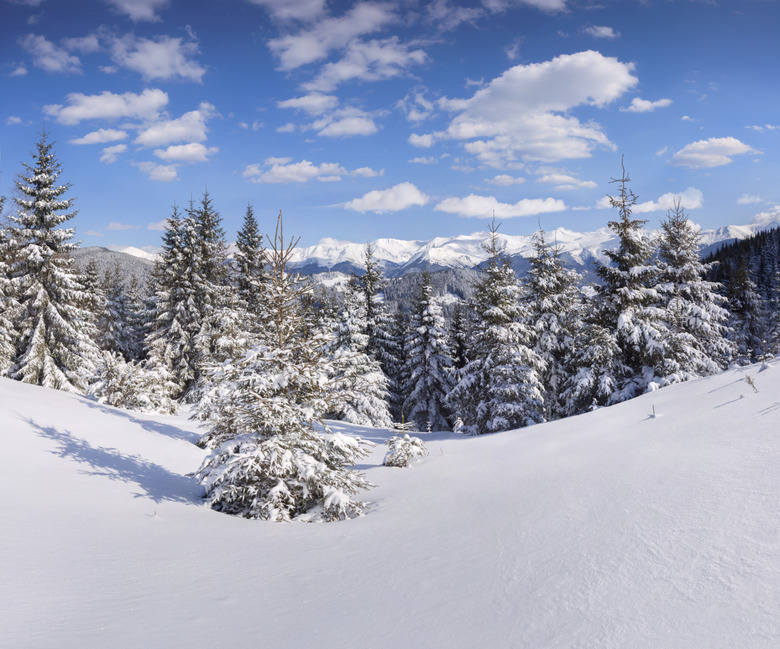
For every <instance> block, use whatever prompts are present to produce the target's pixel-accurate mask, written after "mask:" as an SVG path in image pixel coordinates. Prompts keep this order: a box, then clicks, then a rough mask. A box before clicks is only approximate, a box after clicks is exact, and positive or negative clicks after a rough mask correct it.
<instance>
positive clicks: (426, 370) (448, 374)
mask: <svg viewBox="0 0 780 649" xmlns="http://www.w3.org/2000/svg"><path fill="white" fill-rule="evenodd" d="M404 356H405V358H406V363H405V365H406V369H405V373H406V375H407V378H406V386H405V393H406V399H405V401H404V408H403V409H404V416H405V419H406V420H408V421H411V422H414V423H415V424H416V425H417V427H418V429H419V430H426V429H430V430H449V429H450V422H449V407H448V406H447V403H446V397H447V394H448V393H449V391H450V389H451V388H452V357H451V355H450V350H449V340H448V336H447V326H446V323H445V321H444V315H443V313H442V308H441V305H440V304H439V300H438V299H437V298H436V296H434V295H433V286H432V285H431V276H430V274H429V273H427V272H423V273H421V275H420V284H419V286H418V292H417V297H416V300H415V304H414V309H413V311H412V314H411V318H410V327H409V334H408V336H407V338H406V341H405V342H404Z"/></svg>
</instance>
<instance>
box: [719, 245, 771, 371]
mask: <svg viewBox="0 0 780 649" xmlns="http://www.w3.org/2000/svg"><path fill="white" fill-rule="evenodd" d="M726 288H727V292H728V306H729V311H730V312H731V321H730V326H731V330H732V337H733V342H734V344H735V346H736V360H737V362H738V363H740V364H748V363H753V362H755V361H757V360H760V359H762V358H763V356H764V350H765V347H766V339H767V327H766V313H765V311H764V308H763V306H764V305H763V303H762V301H761V296H760V295H759V293H758V288H757V287H756V283H755V281H754V280H753V277H752V274H751V273H750V271H749V270H748V267H747V264H746V263H745V260H744V258H739V259H738V260H737V262H736V264H735V268H733V269H732V273H731V277H730V280H729V282H728V284H727V285H726Z"/></svg>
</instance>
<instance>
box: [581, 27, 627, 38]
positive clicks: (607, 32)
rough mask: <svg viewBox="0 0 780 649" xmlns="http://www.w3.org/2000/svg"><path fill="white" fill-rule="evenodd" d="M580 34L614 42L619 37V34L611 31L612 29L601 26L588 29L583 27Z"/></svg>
mask: <svg viewBox="0 0 780 649" xmlns="http://www.w3.org/2000/svg"><path fill="white" fill-rule="evenodd" d="M582 32H583V33H584V34H587V35H588V36H592V37H593V38H606V39H607V40H614V39H615V38H617V37H618V36H620V34H619V33H617V32H616V31H615V30H614V29H612V27H605V26H603V25H590V26H588V27H583V29H582Z"/></svg>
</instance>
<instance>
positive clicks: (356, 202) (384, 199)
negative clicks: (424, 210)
mask: <svg viewBox="0 0 780 649" xmlns="http://www.w3.org/2000/svg"><path fill="white" fill-rule="evenodd" d="M428 200H429V198H428V196H426V195H425V194H424V193H423V192H421V191H420V190H419V189H418V188H417V186H415V185H414V184H412V183H409V182H406V183H399V184H398V185H395V186H393V187H390V188H389V189H375V190H373V191H370V192H368V193H367V194H363V196H361V197H360V198H355V199H353V200H351V201H349V202H348V203H347V204H346V205H345V206H344V207H346V208H347V209H349V210H354V211H356V212H376V213H377V214H382V213H384V212H398V211H400V210H403V209H406V208H407V207H412V206H414V205H425V204H426V203H427V202H428Z"/></svg>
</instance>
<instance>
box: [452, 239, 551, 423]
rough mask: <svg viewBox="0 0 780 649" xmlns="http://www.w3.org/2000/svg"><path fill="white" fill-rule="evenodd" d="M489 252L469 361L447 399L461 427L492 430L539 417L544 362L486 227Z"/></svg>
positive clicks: (479, 289)
mask: <svg viewBox="0 0 780 649" xmlns="http://www.w3.org/2000/svg"><path fill="white" fill-rule="evenodd" d="M485 248H486V250H487V251H488V253H489V255H490V257H489V259H488V263H487V267H486V268H485V270H484V271H483V277H482V279H481V281H480V282H479V283H478V284H477V286H476V288H475V291H474V297H473V302H472V305H473V306H472V308H473V310H474V312H475V327H474V333H473V338H472V341H471V345H470V349H469V351H468V357H469V359H470V360H469V362H468V364H467V365H466V366H465V367H464V368H463V370H462V371H461V378H460V381H459V382H458V384H457V385H456V386H455V387H454V388H453V390H452V392H451V393H450V394H449V395H448V402H449V403H450V405H451V407H452V409H453V411H454V412H455V414H457V415H458V416H459V417H460V418H461V420H462V421H463V423H464V424H465V425H464V426H463V427H462V430H463V431H464V432H468V433H471V434H484V433H494V432H498V431H502V430H510V429H513V428H520V427H522V426H528V425H530V424H534V423H539V422H542V421H544V386H543V384H542V379H541V373H542V372H543V371H544V367H545V366H544V362H543V361H542V359H541V358H540V357H539V356H538V354H536V353H535V352H534V351H533V349H532V346H533V331H532V330H531V328H530V327H528V325H526V324H525V322H524V320H525V314H524V313H523V309H522V307H521V304H520V302H521V288H520V285H519V284H518V281H517V277H516V276H515V273H514V271H513V270H512V267H511V266H510V265H509V261H508V259H507V258H506V256H505V255H504V253H503V248H502V246H501V244H500V241H499V238H498V226H497V225H496V224H495V223H494V224H493V225H492V226H491V229H490V238H489V239H488V242H487V243H486V246H485Z"/></svg>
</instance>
